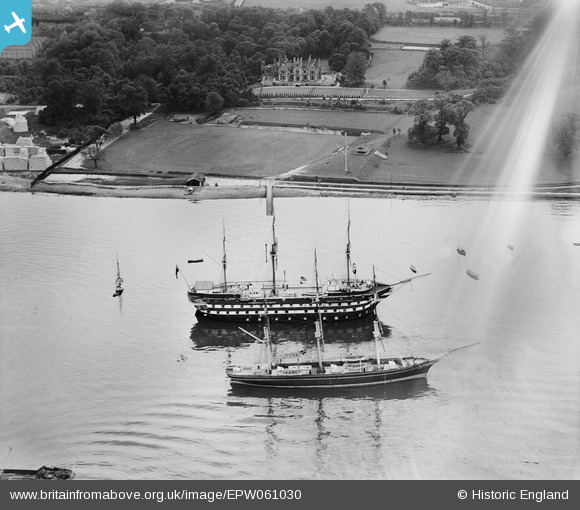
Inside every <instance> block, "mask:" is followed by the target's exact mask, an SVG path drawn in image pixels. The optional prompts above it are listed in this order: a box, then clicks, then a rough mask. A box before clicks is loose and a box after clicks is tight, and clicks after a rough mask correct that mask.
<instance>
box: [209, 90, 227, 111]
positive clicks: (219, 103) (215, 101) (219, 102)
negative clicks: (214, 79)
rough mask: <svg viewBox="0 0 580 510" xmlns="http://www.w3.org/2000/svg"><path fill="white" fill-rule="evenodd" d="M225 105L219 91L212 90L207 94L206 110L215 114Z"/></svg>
mask: <svg viewBox="0 0 580 510" xmlns="http://www.w3.org/2000/svg"><path fill="white" fill-rule="evenodd" d="M223 106H224V100H223V98H222V96H220V95H219V94H218V93H217V92H214V91H212V92H210V93H209V94H208V95H207V100H206V102H205V110H206V111H207V112H208V113H210V114H212V115H215V114H216V113H219V111H220V110H221V109H222V107H223Z"/></svg>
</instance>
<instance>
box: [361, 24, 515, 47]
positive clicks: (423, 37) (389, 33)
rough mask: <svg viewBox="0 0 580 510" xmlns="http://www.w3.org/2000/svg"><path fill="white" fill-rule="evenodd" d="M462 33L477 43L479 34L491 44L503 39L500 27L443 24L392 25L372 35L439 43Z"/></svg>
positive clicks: (412, 41) (403, 40)
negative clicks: (468, 26) (444, 25)
mask: <svg viewBox="0 0 580 510" xmlns="http://www.w3.org/2000/svg"><path fill="white" fill-rule="evenodd" d="M462 35H470V36H472V37H473V38H474V39H475V40H476V41H477V42H478V43H479V36H480V35H486V36H487V40H488V41H489V42H490V43H491V44H497V43H498V42H500V41H501V40H502V39H503V36H504V31H503V29H502V28H466V27H453V26H448V27H443V26H417V27H394V26H386V27H383V28H381V29H380V30H379V31H378V32H377V33H376V34H375V35H373V36H372V40H373V41H384V42H396V43H416V44H439V43H440V42H441V41H442V40H443V39H449V40H450V41H451V42H456V41H457V39H459V37H461V36H462Z"/></svg>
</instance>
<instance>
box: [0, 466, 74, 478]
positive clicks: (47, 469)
mask: <svg viewBox="0 0 580 510" xmlns="http://www.w3.org/2000/svg"><path fill="white" fill-rule="evenodd" d="M74 476H75V474H74V472H73V471H72V470H71V469H65V468H58V467H54V466H42V467H41V468H40V469H0V480H72V479H73V478H74Z"/></svg>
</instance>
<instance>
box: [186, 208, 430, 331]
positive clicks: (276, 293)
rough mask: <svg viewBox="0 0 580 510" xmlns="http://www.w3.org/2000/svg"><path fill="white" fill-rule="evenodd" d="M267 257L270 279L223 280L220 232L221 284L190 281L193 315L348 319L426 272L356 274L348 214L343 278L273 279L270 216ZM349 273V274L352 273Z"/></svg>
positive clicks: (245, 319) (275, 248)
mask: <svg viewBox="0 0 580 510" xmlns="http://www.w3.org/2000/svg"><path fill="white" fill-rule="evenodd" d="M272 239H273V241H272V245H271V249H270V253H269V255H270V258H271V265H272V279H271V280H269V281H236V282H229V281H228V279H227V272H226V268H227V258H226V236H225V228H224V233H223V256H222V261H221V266H222V271H223V283H215V282H213V281H196V282H195V284H194V285H192V286H189V284H188V291H187V295H188V298H189V300H190V301H191V303H193V305H194V306H195V308H196V315H197V317H198V318H210V319H217V320H224V321H235V322H258V321H260V319H261V317H262V315H263V314H264V310H265V308H267V309H268V313H269V315H270V316H271V318H272V320H274V321H296V320H316V319H317V317H318V316H319V315H320V316H321V317H322V320H325V321H328V320H332V321H335V320H337V321H338V320H350V319H359V318H361V317H365V316H368V315H370V314H372V313H373V312H374V310H375V308H376V307H377V305H378V304H379V302H380V301H382V300H383V299H385V298H387V297H388V296H390V295H391V293H392V292H393V290H394V289H395V288H396V287H398V286H401V285H404V284H406V283H409V282H410V281H411V280H413V279H416V278H422V277H424V276H427V274H423V275H417V276H413V277H411V278H407V279H405V280H401V281H399V282H396V283H382V282H378V281H377V280H376V278H375V275H374V270H373V278H371V279H361V278H358V277H357V276H356V265H355V264H354V263H352V262H351V245H350V213H349V218H348V226H347V243H346V277H345V278H333V279H329V280H327V281H326V282H324V283H323V284H321V285H318V283H317V284H316V285H308V284H307V282H306V280H305V279H304V278H301V279H300V281H298V282H296V283H294V284H292V283H286V282H284V283H280V282H278V281H277V280H276V261H277V256H278V241H277V238H276V230H275V219H274V220H273V221H272ZM351 273H352V274H351Z"/></svg>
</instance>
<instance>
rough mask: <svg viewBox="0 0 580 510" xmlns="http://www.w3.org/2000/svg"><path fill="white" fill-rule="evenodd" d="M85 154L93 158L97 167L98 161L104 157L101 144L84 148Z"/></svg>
mask: <svg viewBox="0 0 580 510" xmlns="http://www.w3.org/2000/svg"><path fill="white" fill-rule="evenodd" d="M82 152H83V154H84V156H85V157H86V158H88V159H92V160H93V163H94V164H95V168H97V166H98V165H97V162H98V161H99V160H100V159H102V158H103V152H102V150H101V145H97V144H94V143H93V144H91V145H89V146H88V147H86V148H84V149H83V151H82Z"/></svg>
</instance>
